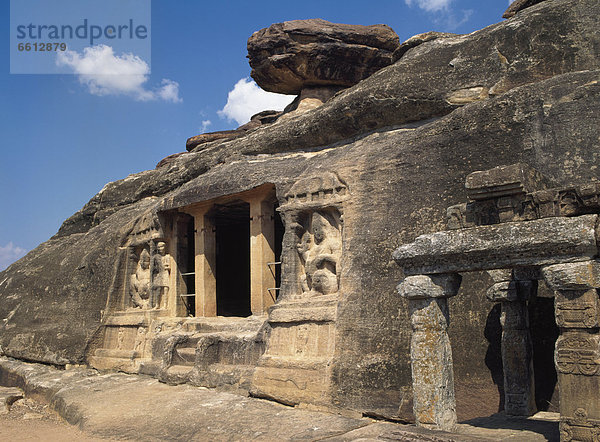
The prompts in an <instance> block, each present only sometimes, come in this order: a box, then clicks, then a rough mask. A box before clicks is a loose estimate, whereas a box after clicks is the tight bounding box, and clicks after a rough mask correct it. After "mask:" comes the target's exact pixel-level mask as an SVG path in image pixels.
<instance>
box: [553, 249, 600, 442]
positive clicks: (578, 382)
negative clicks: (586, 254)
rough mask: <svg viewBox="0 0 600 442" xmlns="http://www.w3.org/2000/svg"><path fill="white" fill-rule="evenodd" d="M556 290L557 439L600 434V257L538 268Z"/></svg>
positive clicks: (590, 438)
mask: <svg viewBox="0 0 600 442" xmlns="http://www.w3.org/2000/svg"><path fill="white" fill-rule="evenodd" d="M542 273H543V276H544V278H545V280H546V282H547V284H548V286H549V287H551V288H552V289H553V290H554V291H555V294H556V298H555V304H554V308H555V315H556V323H557V325H558V327H559V328H560V336H559V338H558V340H557V341H556V350H555V353H554V360H555V363H556V370H557V372H558V373H557V374H558V385H559V392H560V440H561V441H571V440H573V441H598V440H600V333H599V327H600V301H599V298H598V290H597V289H598V287H600V263H598V262H597V261H584V262H577V263H565V264H556V265H552V266H548V267H544V268H543V269H542Z"/></svg>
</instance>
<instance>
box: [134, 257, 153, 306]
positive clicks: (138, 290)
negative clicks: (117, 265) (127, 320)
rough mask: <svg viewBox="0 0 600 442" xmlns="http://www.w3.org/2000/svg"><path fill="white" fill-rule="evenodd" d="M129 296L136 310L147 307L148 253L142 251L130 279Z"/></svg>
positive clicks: (148, 282) (148, 290) (148, 286)
mask: <svg viewBox="0 0 600 442" xmlns="http://www.w3.org/2000/svg"><path fill="white" fill-rule="evenodd" d="M129 294H130V296H131V302H132V303H133V306H134V307H136V308H141V309H145V308H148V307H149V302H150V300H149V298H150V253H148V251H147V250H146V249H144V250H142V253H141V254H140V259H139V261H138V264H137V269H136V271H135V273H134V274H133V275H131V277H130V285H129Z"/></svg>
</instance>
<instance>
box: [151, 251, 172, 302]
mask: <svg viewBox="0 0 600 442" xmlns="http://www.w3.org/2000/svg"><path fill="white" fill-rule="evenodd" d="M156 252H157V253H156V254H155V255H154V257H153V261H154V262H153V265H152V296H153V299H152V303H151V304H152V307H153V308H167V305H166V303H167V299H168V296H167V295H168V292H169V278H170V275H171V262H170V257H169V255H168V254H167V245H166V244H165V243H164V242H163V241H159V242H158V243H157V244H156Z"/></svg>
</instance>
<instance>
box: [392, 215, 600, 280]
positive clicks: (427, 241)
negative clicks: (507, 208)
mask: <svg viewBox="0 0 600 442" xmlns="http://www.w3.org/2000/svg"><path fill="white" fill-rule="evenodd" d="M597 222H598V215H582V216H578V217H572V218H566V217H557V218H544V219H539V220H533V221H523V222H514V223H504V224H496V225H491V226H479V227H472V228H468V229H463V230H451V231H445V232H436V233H431V234H427V235H421V236H419V237H418V238H416V239H415V241H414V242H412V243H411V244H405V245H402V246H400V247H398V248H397V249H396V251H395V252H394V255H393V257H394V259H395V260H396V263H397V264H398V265H400V267H402V268H403V270H404V273H405V274H407V275H419V274H436V273H454V272H467V271H478V270H490V269H498V268H512V267H515V266H518V267H522V266H534V267H535V266H540V265H551V264H557V263H560V262H576V261H586V260H589V259H590V258H593V257H594V256H596V255H597V254H598V245H597V242H596V224H597Z"/></svg>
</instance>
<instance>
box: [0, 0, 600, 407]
mask: <svg viewBox="0 0 600 442" xmlns="http://www.w3.org/2000/svg"><path fill="white" fill-rule="evenodd" d="M598 16H600V4H599V3H598V2H597V1H596V0H547V1H545V2H543V3H540V4H539V5H536V6H534V7H532V8H528V9H525V10H523V11H521V12H520V13H519V14H518V15H517V16H515V17H514V18H512V19H509V20H507V21H505V22H502V23H499V24H496V25H493V26H490V27H488V28H485V29H483V30H481V31H478V32H475V33H472V34H469V35H465V36H456V37H449V38H437V39H435V40H431V41H425V42H422V43H421V44H419V45H417V46H415V47H412V48H410V49H408V50H407V51H406V52H405V53H404V54H403V55H402V57H401V58H400V59H399V60H398V61H397V62H396V63H395V64H393V65H391V66H388V67H385V68H383V69H381V70H379V71H378V72H376V73H375V74H373V75H371V76H370V77H368V78H366V79H365V80H364V81H362V82H361V83H359V84H356V85H354V86H352V87H349V88H348V89H346V90H343V91H340V92H338V93H337V94H336V95H334V96H333V97H331V98H329V99H328V100H326V101H325V102H324V104H322V105H321V106H319V107H318V108H315V109H312V110H309V111H307V112H305V113H303V114H301V115H296V116H292V117H289V118H287V119H282V118H279V119H278V120H277V121H276V122H274V123H271V124H267V125H261V126H259V127H257V128H255V129H253V130H251V131H248V132H246V133H245V134H244V135H243V136H240V137H238V138H235V139H227V140H224V139H217V140H213V141H207V142H206V143H204V144H202V145H201V146H197V147H196V148H193V150H192V151H191V152H189V153H186V154H184V155H179V156H176V157H172V158H171V159H170V160H169V161H167V162H165V163H163V165H162V166H161V167H159V168H157V169H155V170H151V171H146V172H142V173H138V174H134V175H131V176H129V177H127V178H124V179H122V180H119V181H115V182H113V183H109V184H107V185H106V186H105V187H104V188H103V189H102V191H101V192H100V193H99V194H98V195H96V196H94V197H93V198H92V199H91V200H90V202H89V203H88V204H86V205H85V206H84V207H83V208H82V210H81V211H80V212H78V213H76V214H75V215H73V216H72V217H71V218H69V219H68V220H67V221H65V223H64V224H63V226H62V227H61V229H60V230H59V232H58V233H57V235H55V236H54V237H53V238H51V239H50V240H49V241H47V242H46V243H44V244H42V245H40V246H39V247H38V248H37V249H35V250H34V251H32V252H30V253H29V254H28V255H27V256H26V257H24V258H23V259H21V260H20V261H18V262H16V263H14V264H13V265H11V266H10V267H9V268H8V269H6V270H5V271H3V272H1V273H0V346H1V347H2V351H3V352H4V353H5V354H6V355H7V356H11V357H16V358H21V359H25V360H30V361H40V362H46V363H51V364H57V365H66V364H73V363H83V362H85V361H87V358H88V355H89V352H90V349H93V348H97V347H98V345H97V344H98V341H99V340H100V337H101V334H102V333H103V328H102V327H103V323H102V322H101V311H102V310H104V309H106V307H107V297H108V294H109V293H111V290H112V287H114V286H115V284H116V283H118V282H119V278H123V276H122V275H121V276H119V275H120V274H118V272H117V269H118V268H120V267H119V265H120V264H119V259H121V258H120V257H122V256H123V255H124V250H125V247H124V244H125V243H126V240H127V238H130V237H131V235H132V232H134V233H135V232H137V231H136V230H135V229H134V227H135V226H138V229H137V230H138V231H139V232H141V233H140V235H143V234H145V233H144V232H145V231H144V229H142V228H141V227H139V226H140V225H141V224H140V223H137V221H138V220H144V219H158V218H159V217H161V216H167V215H168V216H174V214H178V213H179V214H180V213H182V212H181V210H180V209H182V208H186V207H190V206H192V205H196V206H194V207H197V206H198V205H200V206H202V205H203V204H206V203H207V202H211V201H213V200H215V201H216V199H218V198H222V197H223V196H232V197H234V198H236V195H240V194H242V193H244V192H251V191H253V190H255V189H258V188H260V187H261V186H270V187H271V188H274V194H273V195H274V200H276V201H274V202H277V203H278V204H279V207H280V208H281V209H282V211H283V212H286V211H288V212H286V213H288V214H289V218H288V219H287V222H286V224H285V228H286V229H287V230H286V231H285V234H284V239H283V240H282V247H283V248H284V249H285V250H287V252H286V253H288V255H286V256H287V257H288V259H287V262H286V264H285V266H286V267H285V272H287V273H286V274H287V275H292V273H293V272H291V273H290V271H289V270H290V268H292V269H293V270H294V271H296V270H297V274H296V273H293V275H292V276H289V277H286V278H287V279H286V278H283V279H282V286H281V292H282V293H281V294H280V297H283V298H281V299H284V300H286V302H285V303H283V302H281V299H280V300H279V301H278V303H277V304H275V305H276V306H277V308H274V309H273V312H274V314H276V315H278V316H276V317H270V319H265V318H264V317H263V319H264V320H265V321H266V324H267V325H268V327H271V328H272V330H271V331H274V330H275V331H277V333H273V334H269V333H265V340H266V341H267V342H266V347H267V349H268V350H266V351H267V352H268V353H265V354H266V356H264V355H263V357H261V358H260V362H259V368H260V369H259V370H257V372H256V373H255V378H253V379H254V380H253V391H254V392H255V394H257V395H260V396H263V397H270V398H275V399H276V400H279V401H281V402H285V403H292V404H295V403H302V402H312V403H318V404H320V405H321V406H330V407H337V408H343V409H351V410H356V411H359V412H361V413H367V414H371V415H372V414H376V415H384V416H395V417H397V416H398V415H402V414H403V411H404V410H405V408H406V405H407V404H409V403H410V400H411V395H410V385H411V374H410V365H409V356H408V354H409V341H410V320H409V312H408V309H407V304H406V301H404V300H402V299H400V297H399V296H398V295H397V293H396V291H395V287H396V285H397V283H398V282H399V281H400V280H401V279H402V276H403V275H402V272H401V271H400V269H399V268H398V267H397V266H396V265H395V264H394V263H393V261H392V251H393V250H395V249H396V248H397V247H398V246H399V245H401V244H404V243H410V242H412V241H413V240H414V238H415V237H417V236H418V235H421V234H427V233H432V232H436V231H438V230H440V229H442V228H443V225H442V224H443V222H441V221H440V220H443V219H444V216H445V213H446V209H447V207H449V206H452V205H454V204H457V203H459V202H462V201H463V200H464V199H465V197H466V191H465V189H464V181H465V177H466V176H467V175H469V174H470V173H471V172H473V171H475V170H487V169H491V168H493V167H495V166H498V165H502V164H513V163H516V162H521V163H525V164H528V165H529V166H531V167H533V168H534V169H536V170H538V171H540V172H541V173H542V174H544V175H545V176H546V177H548V178H549V180H550V181H551V182H552V184H553V185H554V186H563V185H571V184H573V183H575V184H577V183H582V182H583V183H584V182H586V181H587V180H591V179H598V178H599V177H600V175H599V171H598V164H600V150H599V149H598V132H597V128H598V126H599V125H600V62H599V61H598V60H599V58H598V49H597V48H598V47H600V35H599V32H598V26H597V18H596V17H598ZM390 51H392V49H391V48H390ZM390 54H391V52H390ZM390 56H391V55H390ZM297 92H298V91H297V90H296V91H295V92H294V93H297ZM323 177H325V178H326V179H325V178H323ZM311 180H312V181H311ZM326 181H327V182H328V183H333V184H331V185H328V186H325V185H324V184H323V183H325V182H326ZM298 183H300V184H303V185H305V186H304V187H303V188H306V189H309V190H310V192H309V193H310V195H309V193H303V192H300V191H297V192H296V190H297V188H300V187H302V186H300V185H299V184H298ZM315 183H316V184H315ZM319 185H320V186H321V187H319ZM294 186H296V187H294ZM291 189H295V190H294V191H295V192H296V193H295V194H294V195H292V193H293V192H290V190H291ZM311 189H312V190H311ZM313 194H314V195H313ZM290 195H291V196H290ZM292 197H293V200H291V199H292ZM313 198H314V200H313ZM320 198H324V199H327V198H329V200H331V201H335V204H337V205H338V206H339V207H340V210H337V209H335V210H332V209H331V207H332V206H331V205H329V206H327V207H325V208H324V209H323V208H320V209H319V210H321V211H322V212H323V213H319V212H318V211H317V212H314V213H313V215H314V214H316V215H315V216H314V217H313V218H314V219H313V218H311V220H310V222H311V223H313V224H314V225H313V226H312V227H311V229H312V230H310V229H308V228H305V227H306V225H308V224H309V222H308V221H307V220H306V219H301V217H300V218H296V219H294V214H293V211H294V210H296V211H297V212H298V213H303V212H302V211H303V210H304V211H307V210H317V209H315V207H317V205H318V204H319V201H320ZM211 204H212V203H211ZM338 206H336V207H338ZM341 206H343V207H341ZM220 207H223V206H220ZM342 209H343V210H342ZM336 210H337V212H336ZM282 211H280V212H278V213H283V212H282ZM342 214H343V217H342ZM261 216H262V215H258V216H257V217H256V218H255V219H264V220H267V221H269V220H270V218H266V217H261ZM136 223H137V224H136ZM302 223H304V224H305V226H303V225H302ZM192 230H193V229H192ZM199 230H200V229H199ZM319 231H321V232H320V233H319ZM306 232H309V234H313V235H314V234H315V233H318V234H322V232H326V234H325V237H326V238H325V240H324V239H320V240H319V244H317V246H318V248H319V250H316V251H315V248H316V247H315V246H312V247H313V248H312V249H311V248H310V247H309V244H308V242H309V241H308V240H309V239H310V238H307V241H306V242H297V240H299V239H302V238H304V233H306ZM327 234H329V238H327ZM309 236H310V235H307V237H309ZM305 248H307V250H304V249H305ZM308 252H310V253H308ZM311 253H312V255H311ZM316 258H319V259H316ZM284 262H285V260H284ZM317 262H319V264H317ZM318 265H321V266H322V267H325V266H327V268H318ZM289 266H292V267H289ZM302 266H304V267H305V268H302ZM235 278H236V275H235V274H232V276H230V279H235ZM312 279H314V281H313V280H312ZM309 283H311V284H313V285H312V286H309ZM324 283H326V284H324ZM488 283H489V278H488V276H486V275H485V274H471V275H465V277H464V278H463V282H462V289H461V293H462V294H460V295H459V296H458V297H456V298H453V300H452V301H451V310H452V318H453V319H452V321H453V322H452V323H451V324H450V327H449V329H448V335H449V337H450V340H451V341H452V343H453V357H454V361H455V367H454V368H455V374H456V387H457V408H458V414H459V418H460V417H461V413H462V416H465V415H468V412H469V410H472V409H474V408H475V409H481V410H485V411H486V412H489V413H490V414H491V413H492V412H495V411H497V408H496V404H497V397H498V393H497V389H496V387H495V386H494V385H493V384H492V383H491V382H490V381H489V379H490V371H491V372H492V378H493V379H498V377H497V368H498V367H497V366H495V365H494V362H493V361H494V355H495V350H494V349H495V348H496V347H494V345H496V341H495V338H494V336H496V335H495V334H494V330H495V329H494V327H495V326H497V327H499V325H497V324H496V323H498V324H499V318H498V317H497V316H494V314H495V313H497V309H496V310H495V309H494V307H493V306H492V305H490V304H489V303H488V301H486V299H485V288H486V287H487V286H488V285H489V284H488ZM294 284H296V285H298V286H302V289H301V290H298V296H300V297H301V296H304V295H306V296H307V297H309V298H308V299H307V300H304V301H303V302H304V304H302V305H303V307H304V310H303V311H304V312H305V316H302V315H297V314H296V313H297V312H295V311H292V309H291V308H290V305H299V304H301V302H300V301H297V300H294V299H289V297H290V296H291V295H294V293H290V290H291V287H293V286H294ZM116 285H117V286H118V284H116ZM325 285H327V287H325ZM269 287H271V286H269ZM325 288H327V290H325ZM332 292H333V293H332ZM292 298H293V296H292ZM546 301H547V302H546ZM294 303H295V304H294ZM283 304H286V305H287V307H286V306H285V305H283ZM319 306H320V307H319ZM284 307H285V308H284ZM286 308H287V310H286ZM535 308H536V309H537V310H536V312H537V313H535V314H532V326H531V328H532V330H533V331H538V330H552V327H553V326H554V327H556V325H553V324H548V323H547V319H548V318H551V317H552V315H551V314H550V315H546V314H544V312H546V310H544V309H549V310H548V311H550V312H551V311H552V309H553V306H552V300H551V299H541V300H539V301H538V303H537V304H536V307H535ZM306 312H308V313H306ZM309 313H310V314H309ZM310 315H313V316H310ZM319 315H320V316H319ZM181 320H182V321H184V320H185V318H181ZM286 321H287V322H286ZM310 321H312V322H310ZM494 321H496V322H494ZM544 321H546V322H544ZM307 323H310V326H311V327H312V326H314V327H313V328H310V327H308V326H305V325H306V324H307ZM317 323H318V324H317ZM322 323H327V324H329V325H328V327H329V328H327V327H325V328H324V327H321V325H322ZM303 324H304V325H303ZM115 327H116V325H115ZM266 327H267V326H266ZM268 327H267V328H268ZM315 330H316V331H317V333H313V332H314V331H315ZM484 330H485V332H484ZM162 332H165V330H163V331H162ZM285 333H288V335H285ZM290 335H293V336H294V339H293V346H292V345H291V344H290V342H292V341H291V340H290V341H286V340H285V339H284V338H282V336H283V337H285V336H288V337H289V336H290ZM133 336H134V337H135V334H134V335H133ZM486 337H487V338H488V339H489V342H488V340H486ZM114 338H115V341H119V335H116V336H115V337H114ZM536 339H538V341H536ZM544 339H545V338H544ZM123 340H124V339H123ZM533 341H534V344H533V345H534V347H535V346H536V345H537V346H538V347H535V348H534V355H537V356H536V357H540V358H542V359H541V364H542V365H541V366H542V368H543V369H542V370H541V371H540V372H539V373H538V372H537V371H536V373H535V378H536V379H544V376H548V374H547V373H544V371H545V370H546V369H547V366H548V364H550V366H551V364H552V348H547V347H544V345H545V344H544V343H543V342H542V341H543V339H542V338H539V337H538V338H536V337H535V336H533ZM232 342H233V338H232ZM536 342H537V343H536ZM218 343H219V345H220V346H221V347H222V348H225V347H226V346H227V345H229V343H230V341H227V340H224V339H223V340H221V341H218ZM237 344H239V342H238V343H237ZM498 345H499V344H498ZM257 346H258V344H257ZM221 347H219V348H221ZM238 347H239V346H238ZM550 347H552V345H550ZM536 348H537V350H535V349H536ZM184 350H185V351H184V352H183V353H182V354H184V355H188V356H189V355H192V354H195V353H193V350H194V349H193V348H192V349H189V348H185V349H184ZM538 350H539V351H538ZM286 351H287V352H288V353H286V354H283V352H286ZM277 352H280V353H277ZM486 352H487V353H488V354H487V355H486ZM496 353H497V352H496ZM282 354H283V356H282ZM254 356H255V355H254V353H253V354H252V358H254ZM286 357H287V359H286ZM252 358H249V359H252ZM544 358H545V359H544ZM290 360H294V361H296V362H297V364H296V365H293V364H292V363H291V362H290ZM252 361H254V359H252ZM298 361H299V362H298ZM301 364H303V365H301ZM486 364H487V365H486ZM214 365H215V366H218V367H213V369H214V370H217V368H219V367H220V365H219V364H214ZM186 367H188V368H189V369H191V368H190V367H191V366H186ZM290 367H292V368H290ZM318 367H321V368H322V369H321V371H318ZM247 368H248V367H247ZM253 368H255V367H253V366H250V367H249V370H251V369H253ZM501 377H502V376H501V375H500V378H501ZM536 382H537V381H536ZM540 382H542V383H543V381H540ZM548 384H549V385H550V387H549V389H550V391H549V392H548V391H546V392H545V394H546V396H545V397H536V400H538V401H539V403H540V404H545V406H546V407H547V406H548V404H547V403H548V401H550V400H551V397H552V391H553V388H554V384H552V383H551V382H550V381H549V382H548ZM321 387H324V388H321ZM460 391H462V392H463V393H462V394H463V396H462V397H461V395H460V394H459V392H460ZM474 391H476V392H480V393H481V395H480V398H482V399H481V400H480V402H474V401H475V400H476V399H473V394H474V393H473V392H474ZM540 394H541V393H540ZM544 401H545V402H544ZM475 403H476V405H475V406H474V404H475ZM482 407H483V408H482ZM399 410H400V411H399ZM471 416H472V415H471ZM404 417H406V415H405V416H404Z"/></svg>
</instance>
